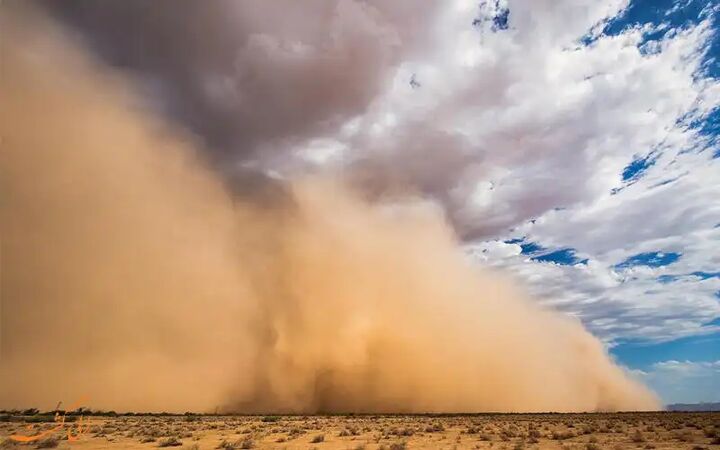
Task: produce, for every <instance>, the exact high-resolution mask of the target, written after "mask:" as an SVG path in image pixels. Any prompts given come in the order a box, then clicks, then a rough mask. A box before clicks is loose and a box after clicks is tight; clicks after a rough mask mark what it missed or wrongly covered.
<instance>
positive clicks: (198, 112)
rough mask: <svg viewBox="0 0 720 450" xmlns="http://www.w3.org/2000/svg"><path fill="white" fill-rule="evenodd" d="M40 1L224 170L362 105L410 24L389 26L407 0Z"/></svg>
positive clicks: (413, 29) (332, 123) (413, 28)
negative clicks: (385, 1) (389, 1)
mask: <svg viewBox="0 0 720 450" xmlns="http://www.w3.org/2000/svg"><path fill="white" fill-rule="evenodd" d="M376 3H379V2H376ZM42 4H43V5H44V6H45V7H46V8H48V9H49V10H51V11H52V12H53V13H54V14H55V15H56V16H58V17H60V18H61V19H62V21H63V22H65V23H66V24H69V25H71V27H72V28H73V29H74V30H76V31H77V34H78V35H79V36H80V37H81V38H82V39H83V40H85V41H86V42H87V44H88V45H89V46H90V47H91V48H93V49H94V50H95V51H96V52H97V53H98V54H99V55H101V56H102V58H103V59H104V60H105V61H107V62H109V63H110V64H111V65H113V66H115V67H118V68H121V69H124V70H126V71H127V72H129V73H131V74H132V75H134V76H136V77H137V79H138V80H139V81H140V84H141V85H142V86H143V87H144V88H145V89H146V90H147V92H148V94H149V95H148V98H149V99H150V101H151V102H152V103H154V104H155V106H156V107H159V108H160V109H161V110H163V111H164V112H166V113H167V114H168V115H170V116H171V117H173V118H175V119H176V120H178V121H179V122H180V123H181V124H183V125H184V126H186V127H188V128H190V129H191V130H192V131H194V132H195V133H197V134H198V135H199V136H200V137H201V138H203V139H204V140H205V143H206V145H207V146H208V147H209V148H210V149H211V151H212V155H211V156H212V159H213V160H214V161H215V162H220V163H223V167H224V170H229V171H231V172H232V171H233V170H234V169H233V165H232V163H234V164H238V163H240V162H242V161H243V160H246V159H249V158H253V157H254V156H257V155H256V152H257V151H258V147H259V146H260V144H262V151H263V152H272V151H282V149H284V148H287V147H288V146H287V143H288V142H292V141H294V140H297V139H301V138H302V137H304V136H308V135H310V134H316V133H322V132H323V131H326V130H329V129H331V128H332V127H336V126H337V125H338V123H341V122H342V121H343V120H346V119H348V118H349V117H352V116H354V115H357V114H361V113H362V112H363V111H364V110H365V108H366V107H367V105H368V104H369V103H370V102H371V100H372V99H373V98H374V97H375V96H376V95H377V94H378V92H379V90H380V88H381V85H382V83H383V82H384V81H385V77H386V75H387V70H388V68H389V67H390V66H391V65H392V64H393V63H394V62H395V61H396V60H397V57H398V54H399V51H398V50H399V48H400V47H401V43H402V41H403V40H407V39H408V38H410V37H411V35H413V34H417V32H418V23H419V21H418V19H417V18H415V19H413V20H412V21H410V20H408V21H407V23H403V24H399V23H398V21H399V20H400V19H401V18H402V17H403V16H405V15H406V14H407V13H408V12H409V11H408V9H409V8H413V9H415V8H414V7H413V6H411V5H409V3H408V2H399V3H398V4H396V5H389V6H387V5H386V6H381V5H380V7H378V5H373V4H372V2H357V1H340V2H337V1H326V0H312V1H304V2H295V1H290V0H283V1H273V2H255V1H234V0H213V1H207V2H206V1H203V2H197V1H175V0H155V1H145V0H126V1H121V2H98V1H94V0H69V1H63V2H53V1H43V2H42ZM424 9H425V10H430V9H432V8H424ZM416 12H417V11H416ZM227 163H231V164H230V165H229V166H228V164H227Z"/></svg>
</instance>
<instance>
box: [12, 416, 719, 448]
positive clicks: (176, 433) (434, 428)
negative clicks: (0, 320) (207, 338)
mask: <svg viewBox="0 0 720 450" xmlns="http://www.w3.org/2000/svg"><path fill="white" fill-rule="evenodd" d="M68 418H69V420H68V421H67V422H66V423H65V424H64V425H63V428H62V429H61V430H58V431H56V432H55V433H54V434H52V435H46V436H44V437H43V438H42V439H38V440H36V441H33V442H28V443H24V444H19V443H16V442H15V441H14V440H12V439H10V437H9V436H11V435H20V434H24V435H38V434H39V433H40V432H42V431H43V430H49V429H51V428H53V427H57V426H58V423H57V422H56V421H55V420H54V418H53V417H52V416H44V418H43V416H37V415H36V416H22V415H5V416H0V419H2V422H0V435H1V436H2V441H1V442H2V445H1V447H2V448H3V449H6V448H18V449H22V448H77V449H99V448H113V449H131V448H132V449H136V448H147V449H149V448H155V447H176V448H181V449H188V450H189V449H247V448H257V449H288V450H291V449H318V450H322V449H326V450H336V449H350V450H355V449H357V450H360V449H367V450H376V449H377V450H379V449H385V450H400V449H509V450H520V449H540V450H544V449H567V450H571V449H577V450H599V449H612V450H621V449H688V450H690V449H692V450H700V449H714V448H720V413H680V412H672V413H671V412H657V413H616V414H609V413H608V414H606V413H595V414H479V415H344V416H340V415H338V416H216V415H212V416H196V415H189V414H186V415H182V416H172V415H122V416H85V417H83V419H82V423H83V424H85V425H86V426H83V428H81V430H82V431H83V434H82V435H80V436H79V438H77V439H76V440H72V439H73V438H74V435H75V433H76V432H77V429H78V426H77V424H78V423H80V422H79V421H78V420H77V419H78V418H77V417H71V416H68ZM41 420H46V421H45V422H42V421H41ZM71 420H74V421H71ZM68 432H70V433H71V440H72V441H68Z"/></svg>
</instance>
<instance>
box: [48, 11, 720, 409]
mask: <svg viewBox="0 0 720 450" xmlns="http://www.w3.org/2000/svg"><path fill="white" fill-rule="evenodd" d="M169 3H170V2H169V1H168V0H155V1H152V2H149V1H142V0H129V1H122V2H121V1H118V2H112V3H110V2H95V1H92V0H70V1H67V2H52V1H47V2H45V3H43V6H44V7H45V8H47V9H48V10H50V12H51V13H52V14H54V15H56V16H57V17H58V18H59V19H60V20H61V21H62V22H64V23H65V24H66V25H67V26H68V28H69V29H70V30H71V31H72V32H73V33H74V35H75V36H76V38H77V39H78V40H79V41H81V42H83V43H84V44H86V45H87V46H88V47H90V48H91V49H92V50H93V51H94V52H95V53H96V54H97V55H98V56H99V57H100V58H102V59H103V60H104V61H106V62H107V63H108V64H110V65H112V66H115V67H117V68H119V69H120V70H123V71H125V72H126V73H127V74H128V76H130V77H131V78H132V79H133V80H135V81H136V82H137V85H138V86H139V87H140V89H141V90H142V91H143V92H144V93H145V96H144V97H145V98H146V101H147V106H148V107H150V108H153V109H155V110H156V111H158V112H160V113H161V114H164V115H166V116H167V117H170V118H171V119H172V120H174V121H176V122H177V123H178V124H179V125H181V126H183V127H185V128H187V129H189V130H191V131H192V132H193V133H195V134H196V135H197V136H198V137H199V139H201V140H202V141H203V143H204V145H205V147H206V148H207V149H208V150H207V157H208V160H209V161H211V163H212V164H213V165H214V167H215V168H216V169H217V170H219V171H221V172H222V173H223V174H224V175H225V176H226V177H227V179H228V180H229V181H230V182H231V183H232V184H233V185H235V186H237V189H238V190H239V191H250V192H254V190H255V189H257V186H258V185H260V186H263V185H268V184H272V183H273V182H274V181H273V180H282V179H284V178H289V177H293V176H296V175H297V174H303V173H310V172H322V171H326V172H330V171H342V172H344V173H347V174H349V175H350V177H351V178H352V179H354V180H356V182H357V183H358V185H360V186H363V187H366V188H368V190H370V191H372V190H373V189H374V190H376V191H384V188H388V189H389V188H391V187H402V188H406V189H412V190H413V191H416V192H418V193H420V194H422V195H424V196H426V197H428V198H431V199H433V200H434V201H436V202H437V204H438V205H440V206H442V208H443V210H444V211H445V214H446V216H447V218H448V220H449V221H450V222H451V223H452V224H453V226H454V228H455V230H456V231H457V234H458V236H459V237H460V238H461V240H462V242H463V245H464V246H465V247H466V249H467V253H468V255H469V257H470V258H472V259H473V260H475V261H477V263H478V264H484V265H490V266H493V267H497V268H500V269H502V270H505V271H507V272H509V273H511V274H513V275H514V276H515V277H517V279H518V280H520V281H521V282H522V283H524V285H525V286H526V288H527V289H528V290H529V291H530V292H532V293H533V294H534V295H535V297H536V298H538V299H539V300H540V301H542V302H543V303H545V304H547V305H549V306H551V307H554V308H557V309H560V310H562V311H564V312H566V313H568V314H572V315H576V316H578V317H579V318H580V319H581V320H582V321H583V322H584V323H585V324H586V326H587V327H588V328H589V329H590V330H591V331H592V332H593V333H594V334H595V335H597V336H598V337H600V338H601V339H602V340H603V341H604V342H605V343H606V344H607V346H608V348H610V351H611V353H612V354H613V355H614V356H615V358H616V359H617V360H618V361H619V362H620V363H621V364H622V365H624V366H625V367H627V368H628V370H630V371H631V372H632V373H634V374H635V376H637V377H639V378H641V379H643V380H644V381H646V382H647V383H648V384H650V385H651V386H652V387H653V388H654V389H656V390H657V391H658V392H659V393H660V394H661V396H662V397H663V400H664V401H665V402H667V403H673V402H699V401H720V200H719V199H720V146H719V145H718V133H720V128H719V126H718V119H719V118H720V112H719V111H718V109H717V107H718V105H719V104H720V102H719V101H720V80H719V79H718V78H719V77H720V61H718V60H717V58H718V57H720V36H719V35H718V30H719V29H720V16H719V15H720V2H717V1H716V0H711V1H708V0H690V1H687V0H676V1H669V0H631V1H628V0H483V1H460V0H443V1H432V2H428V1H423V2H419V1H415V0H396V1H392V2H388V1H381V0H354V1H353V0H338V1H330V0H307V1H304V2H296V1H291V0H279V1H273V2H264V1H240V0H238V1H231V0H215V1H212V2H190V1H188V2H182V1H181V2H180V5H181V6H178V4H177V3H173V4H172V6H171V5H170V4H169ZM379 187H383V189H379Z"/></svg>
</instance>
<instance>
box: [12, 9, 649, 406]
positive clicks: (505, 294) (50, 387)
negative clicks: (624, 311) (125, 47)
mask: <svg viewBox="0 0 720 450" xmlns="http://www.w3.org/2000/svg"><path fill="white" fill-rule="evenodd" d="M0 25H1V29H2V33H3V36H2V39H1V40H0V46H1V48H0V51H1V54H2V57H3V64H2V74H1V75H2V81H1V83H2V93H3V94H2V97H3V98H2V102H0V127H1V129H0V131H1V132H2V136H3V142H2V152H1V153H0V171H1V172H0V175H1V176H0V192H1V194H2V201H1V202H0V226H1V231H0V232H1V237H2V354H1V355H0V357H1V358H2V359H1V360H0V361H1V366H0V408H12V407H28V406H37V407H41V408H48V407H51V406H53V405H55V403H56V402H57V401H59V400H63V401H65V402H66V403H69V402H72V401H73V400H75V399H79V398H87V399H88V400H87V401H86V403H87V404H88V405H89V406H91V407H94V408H105V409H116V410H156V411H157V410H167V411H185V410H196V411H208V410H210V411H211V410H215V409H216V408H217V407H220V408H225V409H231V410H235V411H246V412H247V411H264V412H270V411H288V412H316V411H357V412H360V411H365V412H370V411H373V412H380V411H394V412H424V411H443V412H453V411H548V410H553V411H577V410H617V409H653V408H656V407H657V406H658V404H657V401H656V399H655V398H654V396H653V395H652V394H651V393H649V392H648V391H647V390H646V389H645V388H644V387H642V386H640V385H638V384H636V383H635V382H633V381H631V380H630V379H628V378H627V377H626V376H625V375H624V373H623V372H622V371H621V370H620V369H619V368H618V367H616V366H615V365H614V364H613V363H612V362H611V361H610V359H609V358H608V356H607V355H606V354H605V352H604V350H603V348H602V345H601V344H600V342H599V341H597V340H596V339H595V338H593V337H592V336H591V335H590V334H589V333H587V332H586V331H585V330H584V329H583V328H582V326H581V325H580V324H579V323H578V322H576V321H573V320H571V319H568V318H566V317H564V316H560V315H558V314H555V313H553V312H549V311H545V310H541V309H540V308H538V307H536V306H535V305H534V304H532V303H531V302H529V301H527V300H526V299H524V298H523V295H522V294H521V293H519V292H516V291H515V290H514V289H513V288H512V287H511V286H510V285H509V283H508V282H506V281H504V280H503V279H502V277H500V276H499V275H498V274H494V273H488V272H485V271H481V270H479V269H478V268H477V267H476V266H473V265H472V264H470V263H469V262H468V261H467V260H466V258H465V257H464V256H463V254H462V252H461V250H460V248H459V246H458V245H457V243H456V241H455V239H454V236H453V233H452V231H451V229H450V228H449V227H448V226H447V225H446V224H445V222H444V220H443V217H442V214H441V213H440V212H439V211H438V210H437V209H436V208H435V207H433V206H432V203H430V202H426V201H423V200H422V199H418V198H414V199H413V198H412V197H409V196H408V197H406V198H402V199H398V198H392V199H384V200H380V201H373V202H368V201H367V200H363V199H362V198H361V197H360V196H357V195H355V193H353V191H352V190H351V189H349V188H347V187H345V186H344V184H343V182H342V179H341V176H339V175H336V176H334V177H330V176H328V177H324V178H307V179H298V180H294V181H292V182H288V188H287V190H288V193H287V197H288V199H287V200H286V201H273V202H269V203H267V204H263V203H262V202H257V201H253V202H251V201H248V200H246V199H244V198H236V197H235V196H234V195H233V194H231V193H230V192H229V191H228V190H226V187H225V185H224V183H223V181H222V180H221V179H220V177H218V176H217V175H216V173H215V172H214V171H213V170H210V169H208V168H207V167H205V165H204V163H203V162H202V161H201V160H200V159H199V158H198V157H197V153H196V150H195V149H196V148H197V145H196V144H195V143H193V139H192V137H190V136H187V135H185V134H183V132H181V131H178V130H175V129H173V128H172V127H171V126H170V125H168V124H166V123H164V122H162V121H161V120H160V119H159V118H157V117H153V115H152V114H150V113H148V112H147V111H144V110H143V109H141V108H140V107H139V106H138V105H139V104H140V102H139V101H138V99H137V97H136V96H135V94H134V93H133V92H132V89H131V86H129V85H128V84H127V83H125V82H124V81H123V80H121V79H119V78H118V77H117V76H115V75H114V74H112V73H108V72H107V71H105V70H104V69H102V68H101V67H99V66H98V65H96V63H94V62H93V61H92V60H91V59H90V58H88V57H87V56H86V55H85V54H84V53H83V52H82V50H80V49H79V48H78V47H77V46H75V45H73V44H72V43H70V42H69V41H68V40H67V39H65V38H63V36H62V33H61V32H60V31H58V30H56V29H54V27H53V25H52V24H50V23H48V22H47V21H45V20H44V19H41V18H39V17H38V16H37V15H36V14H30V13H29V12H28V11H21V10H20V9H19V8H17V9H16V8H12V9H11V10H9V9H7V8H6V9H5V10H4V11H3V17H2V23H1V24H0Z"/></svg>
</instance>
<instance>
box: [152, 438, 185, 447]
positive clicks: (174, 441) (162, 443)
mask: <svg viewBox="0 0 720 450" xmlns="http://www.w3.org/2000/svg"><path fill="white" fill-rule="evenodd" d="M181 445H182V441H181V440H179V439H178V438H176V437H175V436H170V437H166V438H163V439H160V440H159V441H158V447H179V446H181Z"/></svg>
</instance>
